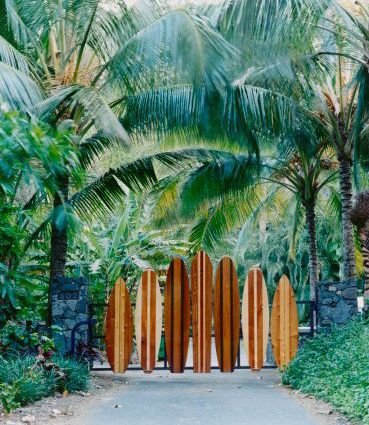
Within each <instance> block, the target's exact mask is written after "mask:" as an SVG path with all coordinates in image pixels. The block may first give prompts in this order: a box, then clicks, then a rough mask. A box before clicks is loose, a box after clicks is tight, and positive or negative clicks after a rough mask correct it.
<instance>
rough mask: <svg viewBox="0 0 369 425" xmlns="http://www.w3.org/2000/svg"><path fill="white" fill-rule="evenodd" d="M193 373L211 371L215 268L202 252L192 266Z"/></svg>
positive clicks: (197, 255)
mask: <svg viewBox="0 0 369 425" xmlns="http://www.w3.org/2000/svg"><path fill="white" fill-rule="evenodd" d="M191 300H192V341H193V371H194V372H195V373H209V372H210V370H211V327H212V308H213V306H212V302H213V266H212V264H211V260H210V258H209V256H208V255H207V254H206V253H205V252H204V251H200V252H199V253H197V254H196V256H195V258H194V259H193V261H192V265H191Z"/></svg>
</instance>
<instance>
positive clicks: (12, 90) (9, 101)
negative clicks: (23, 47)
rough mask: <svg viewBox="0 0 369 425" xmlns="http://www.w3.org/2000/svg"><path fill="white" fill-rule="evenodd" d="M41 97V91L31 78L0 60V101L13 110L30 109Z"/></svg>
mask: <svg viewBox="0 0 369 425" xmlns="http://www.w3.org/2000/svg"><path fill="white" fill-rule="evenodd" d="M42 99H43V92H42V90H41V88H40V87H39V86H38V84H37V83H36V82H35V81H34V80H33V79H31V78H30V77H29V76H28V75H27V74H25V73H23V72H21V71H19V70H17V69H15V68H13V67H11V66H10V65H8V64H6V63H5V62H0V101H2V102H4V103H5V105H7V106H8V108H11V109H13V110H21V111H30V110H31V109H32V108H33V107H34V105H36V104H38V103H39V102H40V101H41V100H42Z"/></svg>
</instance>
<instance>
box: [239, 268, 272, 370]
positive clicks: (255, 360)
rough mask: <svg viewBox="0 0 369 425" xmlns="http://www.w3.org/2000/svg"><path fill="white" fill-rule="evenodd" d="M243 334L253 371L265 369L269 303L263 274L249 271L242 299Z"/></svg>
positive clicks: (255, 269)
mask: <svg viewBox="0 0 369 425" xmlns="http://www.w3.org/2000/svg"><path fill="white" fill-rule="evenodd" d="M242 333H243V341H244V345H245V350H246V356H247V358H248V363H249V366H250V368H251V369H253V370H259V369H261V368H262V367H263V365H264V362H265V358H266V350H267V345H268V335H269V303H268V292H267V289H266V286H265V281H264V276H263V272H262V271H261V270H260V269H259V268H256V267H255V268H252V269H250V270H249V272H248V274H247V278H246V282H245V286H244V290H243V297H242Z"/></svg>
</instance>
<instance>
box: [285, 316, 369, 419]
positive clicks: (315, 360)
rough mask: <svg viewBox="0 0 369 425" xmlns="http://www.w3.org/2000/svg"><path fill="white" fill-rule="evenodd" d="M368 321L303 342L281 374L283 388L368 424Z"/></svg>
mask: <svg viewBox="0 0 369 425" xmlns="http://www.w3.org/2000/svg"><path fill="white" fill-rule="evenodd" d="M368 376H369V321H367V320H363V321H354V322H352V323H350V324H349V325H347V326H345V327H344V328H337V329H334V330H333V331H332V333H331V334H329V335H318V336H317V337H315V338H314V339H312V340H310V341H307V342H306V343H305V344H304V346H303V347H302V349H301V350H300V351H299V353H298V355H297V357H296V358H295V359H294V360H293V361H292V362H291V363H290V365H289V366H288V367H287V369H286V370H285V371H284V372H283V375H282V380H283V383H284V384H286V385H290V386H291V387H293V388H295V389H297V390H300V391H302V392H304V393H306V394H311V395H313V396H315V397H317V398H318V399H321V400H324V401H326V402H329V403H330V404H332V405H333V406H334V407H335V408H336V409H337V410H338V411H340V412H341V413H343V414H344V415H346V416H347V417H349V418H351V419H355V420H361V421H362V422H363V423H364V424H369V379H368Z"/></svg>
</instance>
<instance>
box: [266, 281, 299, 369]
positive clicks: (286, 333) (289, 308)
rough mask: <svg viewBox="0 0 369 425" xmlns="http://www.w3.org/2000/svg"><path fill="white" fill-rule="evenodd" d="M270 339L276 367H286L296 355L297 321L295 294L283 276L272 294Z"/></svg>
mask: <svg viewBox="0 0 369 425" xmlns="http://www.w3.org/2000/svg"><path fill="white" fill-rule="evenodd" d="M271 339H272V347H273V354H274V358H275V361H276V363H277V365H278V367H284V366H287V365H288V363H289V362H290V361H291V360H292V359H293V358H294V357H295V355H296V353H297V349H298V342H299V319H298V311H297V304H296V299H295V294H294V292H293V289H292V286H291V284H290V281H289V280H288V277H287V276H285V275H283V276H282V277H281V279H280V281H279V283H278V287H277V290H276V292H275V294H274V299H273V306H272V320H271Z"/></svg>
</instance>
